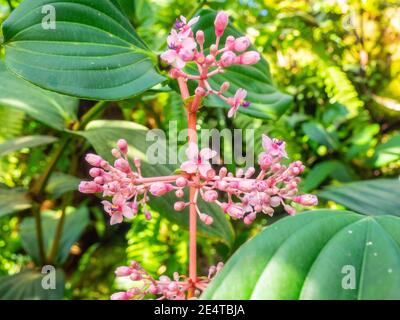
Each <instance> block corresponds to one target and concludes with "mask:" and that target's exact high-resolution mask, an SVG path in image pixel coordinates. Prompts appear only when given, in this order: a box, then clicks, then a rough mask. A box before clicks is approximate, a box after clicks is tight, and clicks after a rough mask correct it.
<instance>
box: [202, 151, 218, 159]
mask: <svg viewBox="0 0 400 320" xmlns="http://www.w3.org/2000/svg"><path fill="white" fill-rule="evenodd" d="M216 155H217V152H216V151H214V150H212V149H210V148H204V149H202V150H201V151H200V157H201V158H202V159H204V160H208V159H211V158H214V157H215V156H216Z"/></svg>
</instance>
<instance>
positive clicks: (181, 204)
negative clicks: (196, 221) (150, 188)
mask: <svg viewBox="0 0 400 320" xmlns="http://www.w3.org/2000/svg"><path fill="white" fill-rule="evenodd" d="M185 208H186V203H185V202H183V201H178V202H175V204H174V209H175V211H182V210H183V209H185Z"/></svg>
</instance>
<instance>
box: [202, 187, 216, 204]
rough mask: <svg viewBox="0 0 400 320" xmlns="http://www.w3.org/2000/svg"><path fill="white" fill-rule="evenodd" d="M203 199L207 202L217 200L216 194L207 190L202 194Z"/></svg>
mask: <svg viewBox="0 0 400 320" xmlns="http://www.w3.org/2000/svg"><path fill="white" fill-rule="evenodd" d="M203 199H204V201H207V202H214V201H215V200H217V199H218V192H217V191H215V190H208V191H206V192H204V195H203Z"/></svg>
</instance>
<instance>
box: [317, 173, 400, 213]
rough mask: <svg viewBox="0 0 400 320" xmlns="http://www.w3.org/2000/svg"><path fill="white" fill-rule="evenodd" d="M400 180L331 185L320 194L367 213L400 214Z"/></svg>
mask: <svg viewBox="0 0 400 320" xmlns="http://www.w3.org/2000/svg"><path fill="white" fill-rule="evenodd" d="M399 194H400V180H398V179H374V180H363V181H357V182H350V183H346V184H342V185H340V186H330V187H327V188H324V189H323V190H322V191H320V192H319V193H318V196H319V197H321V198H323V199H326V200H333V201H335V202H337V203H340V204H341V205H344V206H345V207H347V208H349V209H351V210H354V211H356V212H359V213H362V214H366V215H384V214H391V215H396V216H400V198H399Z"/></svg>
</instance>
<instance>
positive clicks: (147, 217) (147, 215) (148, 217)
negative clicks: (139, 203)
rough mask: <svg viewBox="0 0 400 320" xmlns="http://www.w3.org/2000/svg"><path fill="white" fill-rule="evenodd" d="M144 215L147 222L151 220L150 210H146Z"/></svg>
mask: <svg viewBox="0 0 400 320" xmlns="http://www.w3.org/2000/svg"><path fill="white" fill-rule="evenodd" d="M143 213H144V217H145V218H146V220H151V213H150V211H149V210H147V209H146V208H144V209H143Z"/></svg>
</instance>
